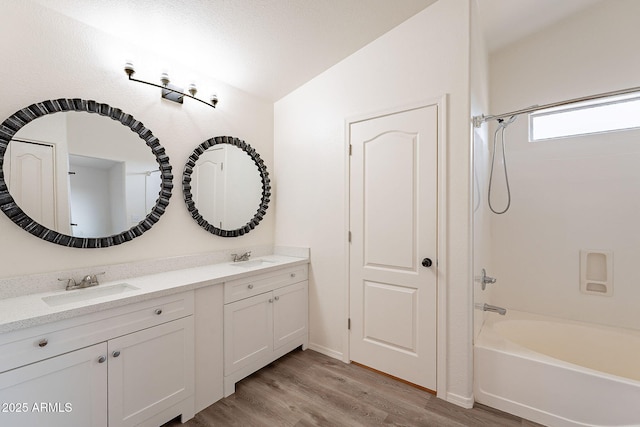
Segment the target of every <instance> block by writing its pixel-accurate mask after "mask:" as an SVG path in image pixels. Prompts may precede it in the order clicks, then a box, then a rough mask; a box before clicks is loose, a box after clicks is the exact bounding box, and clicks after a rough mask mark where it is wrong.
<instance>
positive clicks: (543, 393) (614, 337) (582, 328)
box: [474, 310, 640, 427]
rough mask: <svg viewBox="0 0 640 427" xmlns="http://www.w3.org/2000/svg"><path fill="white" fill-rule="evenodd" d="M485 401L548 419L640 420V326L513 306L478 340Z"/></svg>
mask: <svg viewBox="0 0 640 427" xmlns="http://www.w3.org/2000/svg"><path fill="white" fill-rule="evenodd" d="M474 347H475V348H474V356H475V357H474V368H475V381H474V395H475V400H476V401H477V402H479V403H482V404H485V405H488V406H492V407H494V408H497V409H500V410H503V411H506V412H509V413H512V414H514V415H518V416H521V417H523V418H527V419H529V420H532V421H536V422H538V423H542V424H544V425H548V426H554V427H555V426H558V427H564V426H640V332H637V331H634V330H627V329H624V330H622V329H615V328H609V327H604V326H599V325H592V324H588V323H580V322H572V321H567V320H562V319H555V318H550V317H543V316H538V315H532V314H528V313H523V312H517V311H514V310H508V311H507V315H506V316H499V315H497V314H494V313H490V314H489V315H488V316H487V320H486V322H485V324H484V325H483V327H482V329H481V331H480V335H479V337H478V339H477V340H476V343H475V346H474Z"/></svg>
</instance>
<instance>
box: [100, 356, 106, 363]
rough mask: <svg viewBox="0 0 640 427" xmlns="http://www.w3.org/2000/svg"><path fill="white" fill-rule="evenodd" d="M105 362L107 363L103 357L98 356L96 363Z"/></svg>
mask: <svg viewBox="0 0 640 427" xmlns="http://www.w3.org/2000/svg"><path fill="white" fill-rule="evenodd" d="M106 361H107V358H106V357H104V356H100V357H98V363H104V362H106Z"/></svg>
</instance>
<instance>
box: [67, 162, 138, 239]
mask: <svg viewBox="0 0 640 427" xmlns="http://www.w3.org/2000/svg"><path fill="white" fill-rule="evenodd" d="M69 168H70V170H71V174H70V176H69V177H70V179H69V187H70V189H71V192H70V194H71V195H70V205H71V222H72V224H74V225H73V226H72V230H71V232H72V235H73V236H75V237H99V236H109V235H112V234H116V233H119V232H120V231H121V230H125V229H127V206H126V201H125V200H126V197H125V162H119V161H113V160H106V159H100V158H95V157H86V156H77V155H73V154H70V155H69Z"/></svg>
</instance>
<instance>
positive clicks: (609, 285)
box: [580, 250, 613, 296]
mask: <svg viewBox="0 0 640 427" xmlns="http://www.w3.org/2000/svg"><path fill="white" fill-rule="evenodd" d="M580 292H582V293H585V294H590V295H602V296H611V295H613V252H611V251H597V250H581V251H580Z"/></svg>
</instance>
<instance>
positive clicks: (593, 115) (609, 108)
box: [529, 93, 640, 142]
mask: <svg viewBox="0 0 640 427" xmlns="http://www.w3.org/2000/svg"><path fill="white" fill-rule="evenodd" d="M637 128H640V94H639V93H632V94H626V95H618V96H612V97H607V98H600V99H597V100H591V101H583V102H576V103H575V104H570V105H563V106H561V107H554V108H547V109H545V110H539V111H536V112H535V113H531V114H530V115H529V141H531V142H534V141H541V140H545V139H554V138H566V137H569V136H577V135H588V134H593V133H603V132H612V131H618V130H628V129H637Z"/></svg>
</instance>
